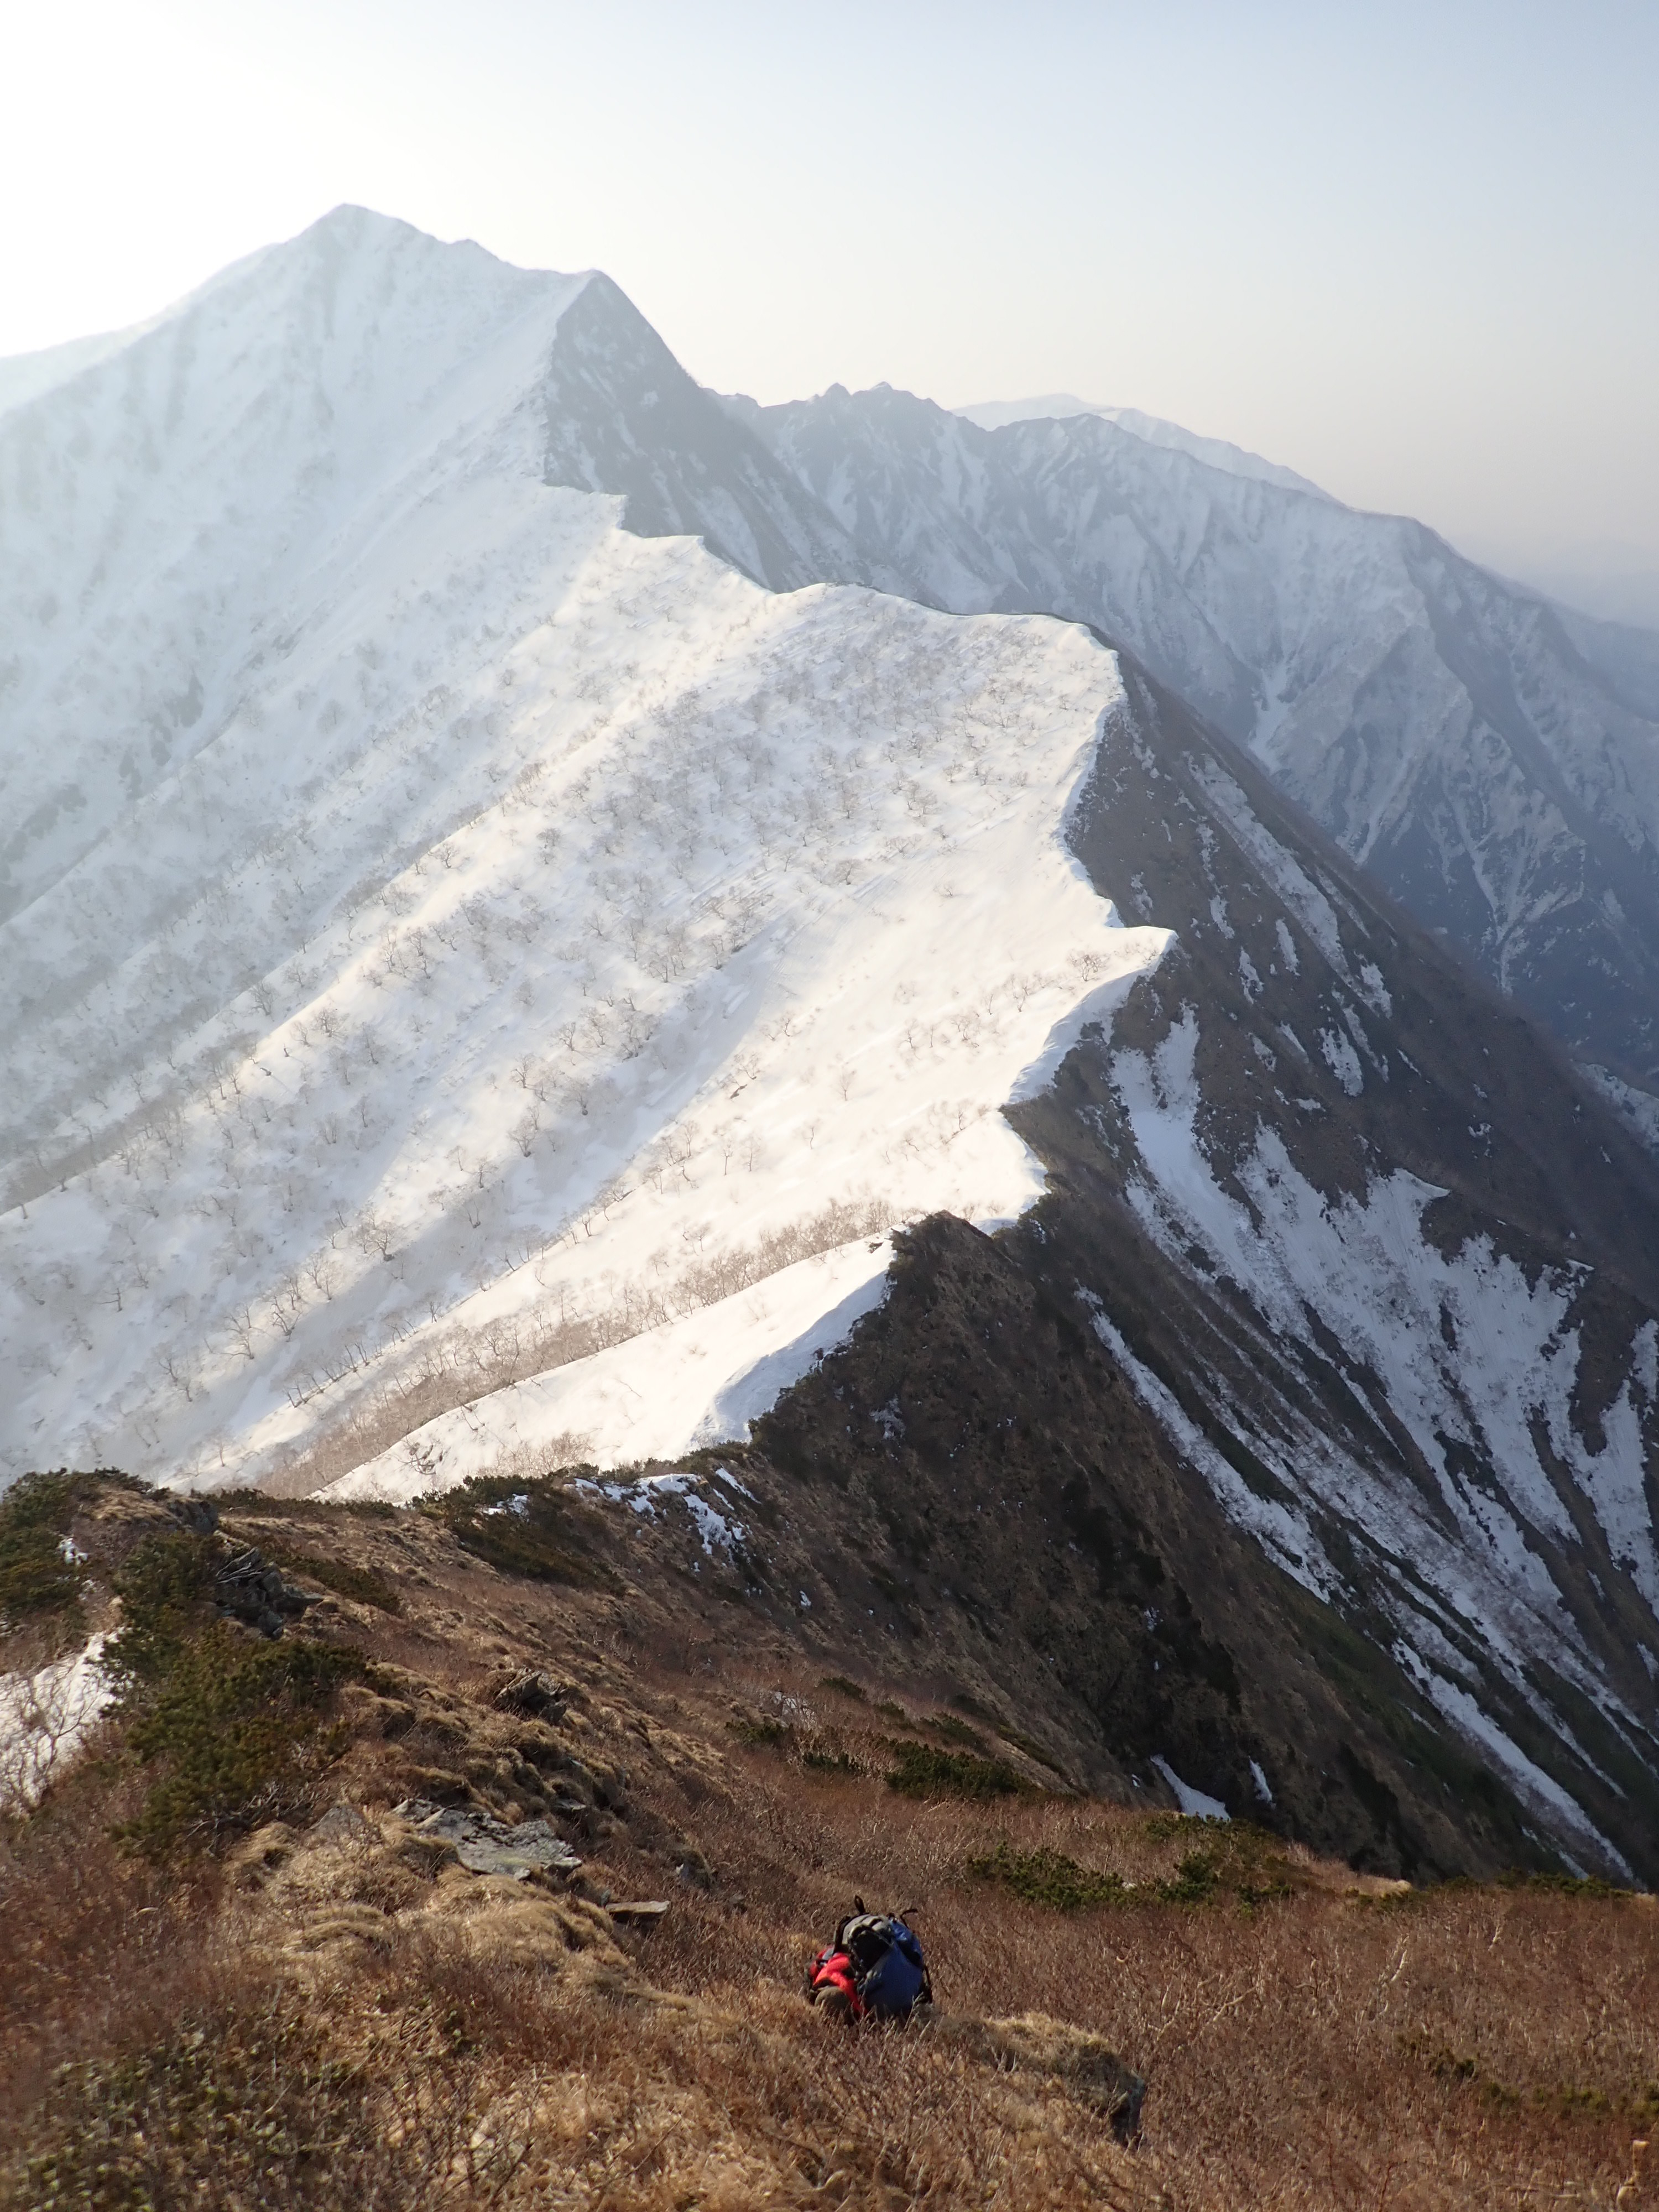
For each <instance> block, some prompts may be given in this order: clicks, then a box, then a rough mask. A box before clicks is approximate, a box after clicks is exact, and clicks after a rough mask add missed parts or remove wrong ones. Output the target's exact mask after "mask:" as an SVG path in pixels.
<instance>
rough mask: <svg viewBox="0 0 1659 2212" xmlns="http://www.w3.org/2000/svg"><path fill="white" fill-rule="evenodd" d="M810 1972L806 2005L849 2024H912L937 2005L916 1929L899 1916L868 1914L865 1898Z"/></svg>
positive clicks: (808, 1974)
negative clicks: (920, 2010)
mask: <svg viewBox="0 0 1659 2212" xmlns="http://www.w3.org/2000/svg"><path fill="white" fill-rule="evenodd" d="M853 1905H854V1911H853V1912H852V1913H851V1914H850V1915H849V1917H848V1918H847V1919H845V1920H843V1921H842V1923H841V1925H840V1927H839V1928H837V1929H836V1936H835V1941H834V1942H832V1943H829V1944H826V1945H825V1947H824V1948H823V1950H822V1951H820V1952H819V1953H818V1954H817V1958H815V1959H814V1960H813V1961H812V1964H811V1966H810V1967H809V1968H808V1970H807V1976H806V2002H808V2004H817V2003H820V2002H823V2003H824V2007H825V2009H826V2010H830V2009H833V2010H836V2011H838V2012H842V2013H844V2014H845V2015H847V2017H848V2019H849V2020H908V2018H909V2017H910V2015H911V2014H912V2013H913V2012H914V2011H915V2008H916V2007H917V2006H918V2005H921V2004H931V2003H932V2002H933V1984H932V1983H931V1981H930V1980H929V1979H928V1975H927V1960H925V1959H924V1958H923V1956H922V1952H921V1944H920V1943H919V1942H917V1940H916V1935H915V1929H913V1928H910V1927H908V1925H907V1924H906V1923H905V1922H904V1920H903V1919H902V1917H900V1916H899V1915H898V1914H896V1913H887V1912H866V1911H865V1909H864V1899H862V1898H861V1897H855V1898H854V1899H853Z"/></svg>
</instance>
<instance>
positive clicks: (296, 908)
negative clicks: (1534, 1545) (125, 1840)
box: [0, 210, 1168, 1498]
mask: <svg viewBox="0 0 1659 2212" xmlns="http://www.w3.org/2000/svg"><path fill="white" fill-rule="evenodd" d="M583 281H584V280H583V279H581V278H580V277H578V278H564V277H556V276H535V275H526V274H525V273H524V272H520V271H517V270H509V269H506V268H504V267H503V266H502V265H501V264H499V263H496V262H494V261H492V260H491V259H490V258H489V257H488V256H486V255H484V254H483V253H482V252H479V251H478V250H477V249H476V248H473V247H469V246H455V247H448V246H438V245H437V244H435V242H434V241H432V240H427V239H424V238H422V237H421V236H420V234H417V233H415V232H413V231H410V230H408V229H406V228H404V227H403V226H401V225H393V224H390V223H387V222H384V221H383V220H381V219H380V218H377V217H370V216H363V215H362V214H361V213H358V212H356V211H352V210H343V211H342V212H341V213H340V214H339V215H337V216H334V217H331V218H330V219H328V221H327V222H324V223H323V224H320V225H319V226H317V227H316V228H315V229H313V231H312V232H309V233H307V234H306V235H305V236H304V237H303V238H301V239H300V240H295V242H294V243H293V244H291V245H289V246H284V247H281V248H275V249H272V250H271V251H270V252H267V253H265V254H263V255H259V256H256V257H254V258H253V259H252V261H250V262H248V263H245V264H240V266H239V267H238V268H237V269H235V270H231V271H229V272H228V274H227V275H226V276H224V277H222V278H221V279H219V280H217V281H216V283H214V284H213V285H211V286H210V287H208V288H207V289H206V290H205V291H204V293H202V294H199V295H197V296H196V297H195V298H194V299H193V300H191V301H186V302H185V303H184V305H183V306H182V307H180V308H179V309H178V310H176V311H174V312H173V313H172V314H170V315H169V316H167V317H164V318H162V319H161V320H160V321H159V323H157V324H156V325H152V326H149V328H147V329H146V330H145V331H143V332H142V333H140V334H139V335H137V337H134V338H133V339H132V340H131V343H127V344H126V345H125V346H122V347H119V348H118V349H116V350H115V351H113V352H112V353H111V354H110V355H108V356H106V357H104V358H102V359H100V360H98V361H96V362H94V363H93V364H92V365H91V366H90V367H89V368H82V369H81V370H80V371H79V372H78V373H70V374H68V375H67V380H65V381H64V382H63V383H61V384H60V385H59V386H58V387H57V388H56V389H53V390H49V391H47V392H45V393H44V394H42V395H40V396H37V397H35V398H32V399H29V400H27V401H26V402H23V403H21V404H18V405H16V406H15V407H14V408H12V410H11V411H10V412H9V413H8V414H6V415H5V416H3V419H0V605H7V606H9V607H12V608H15V609H21V610H22V612H21V617H19V618H18V619H17V620H16V621H15V623H14V624H13V625H12V627H11V629H10V631H9V635H5V636H4V637H3V638H0V799H3V810H4V811H3V817H0V841H3V858H4V873H3V877H0V892H3V907H0V911H3V912H4V913H5V915H6V919H5V920H4V921H3V922H0V1035H3V1036H4V1037H5V1039H6V1081H5V1085H4V1098H3V1106H0V1112H3V1116H4V1126H3V1142H4V1162H5V1169H6V1174H7V1179H8V1182H9V1194H8V1197H7V1200H5V1201H4V1203H5V1206H6V1210H5V1211H4V1212H3V1214H0V1340H3V1342H4V1343H5V1345H6V1346H7V1351H8V1358H9V1368H10V1372H11V1376H12V1387H11V1388H10V1389H9V1390H8V1392H7V1394H6V1397H5V1402H4V1404H3V1407H0V1423H3V1429H0V1454H3V1458H0V1468H3V1471H4V1472H5V1473H7V1474H15V1472H16V1471H18V1470H19V1469H21V1468H24V1467H27V1466H37V1465H59V1464H64V1463H69V1464H82V1465H88V1464H91V1465H95V1464H100V1463H102V1464H110V1463H114V1464H119V1465H122V1466H125V1467H127V1468H131V1470H132V1471H134V1472H135V1473H140V1474H146V1475H149V1476H150V1477H152V1478H154V1479H158V1480H166V1481H170V1482H180V1481H189V1480H210V1481H212V1482H215V1483H222V1482H225V1481H227V1480H253V1479H255V1478H258V1479H260V1480H267V1481H271V1480H274V1481H277V1482H279V1483H281V1484H283V1486H289V1487H293V1488H300V1487H305V1488H313V1487H318V1486H324V1485H326V1484H328V1483H340V1484H342V1485H343V1486H349V1488H350V1489H351V1490H352V1491H354V1492H357V1493H359V1494H362V1493H364V1492H370V1493H373V1494H375V1495H380V1496H385V1497H392V1498H397V1497H407V1496H409V1495H411V1494H414V1493H416V1492H420V1491H422V1490H424V1489H427V1488H428V1487H430V1486H433V1485H434V1484H441V1483H447V1482H450V1481H453V1480H459V1479H460V1478H461V1477H463V1476H465V1474H468V1473H470V1472H471V1471H473V1470H474V1469H475V1468H478V1467H481V1466H483V1465H486V1464H491V1463H494V1462H496V1461H497V1460H499V1459H500V1458H501V1455H503V1454H504V1453H507V1452H512V1451H515V1450H520V1449H525V1450H529V1451H531V1452H532V1453H535V1452H544V1453H546V1454H548V1455H550V1463H555V1462H556V1460H557V1459H560V1458H569V1457H572V1456H574V1455H578V1454H580V1455H582V1456H586V1457H588V1458H591V1459H592V1460H594V1461H596V1462H599V1463H600V1464H603V1465H607V1466H609V1465H615V1464H619V1463H623V1462H629V1461H631V1460H634V1459H637V1458H640V1457H641V1456H645V1455H651V1454H671V1453H676V1452H678V1451H681V1450H684V1449H686V1448H688V1447H689V1446H690V1444H691V1443H693V1442H694V1441H696V1440H708V1441H714V1440H717V1439H718V1438H719V1437H721V1436H738V1435H742V1434H743V1433H744V1427H745V1424H746V1423H747V1421H748V1420H749V1419H751V1418H752V1417H753V1415H754V1414H755V1413H757V1412H758V1411H760V1410H761V1409H762V1407H763V1406H764V1405H765V1404H767V1403H769V1402H770V1401H771V1399H772V1398H773V1397H775V1395H776V1393H777V1390H778V1389H781V1387H782V1386H783V1384H784V1383H786V1382H787V1381H788V1380H790V1379H791V1378H792V1376H793V1375H794V1374H798V1373H799V1372H800V1371H801V1370H802V1369H803V1368H804V1367H805V1364H808V1363H809V1362H810V1360H811V1358H812V1357H813V1356H814V1354H815V1352H817V1351H820V1350H822V1349H823V1348H824V1347H825V1346H826V1345H827V1344H828V1343H829V1342H833V1341H834V1340H836V1336H837V1335H838V1334H845V1331H846V1329H847V1328H849V1327H850V1326H851V1325H852V1322H853V1321H854V1319H855V1318H856V1316H857V1315H858V1313H859V1312H860V1311H862V1310H867V1309H868V1307H869V1306H870V1305H871V1304H873V1303H875V1301H876V1300H877V1298H878V1297H879V1294H880V1285H881V1279H882V1277H883V1274H884V1270H885V1267H886V1264H887V1261H888V1258H889V1256H890V1246H889V1245H888V1243H886V1242H885V1241H884V1237H885V1232H886V1231H888V1230H889V1229H890V1227H892V1226H893V1225H897V1224H901V1223H903V1222H905V1221H908V1220H911V1219H915V1218H919V1217H920V1216H921V1215H923V1214H925V1213H927V1212H931V1211H933V1210H934V1209H936V1208H939V1207H946V1208H949V1209H951V1211H953V1212H957V1213H959V1214H963V1215H965V1216H967V1217H969V1218H972V1219H975V1220H978V1221H981V1222H984V1221H990V1220H995V1219H1000V1218H1006V1217H1009V1216H1012V1215H1013V1214H1014V1213H1016V1212H1018V1211H1019V1210H1020V1209H1021V1208H1022V1207H1024V1206H1026V1205H1028V1204H1029V1203H1030V1201H1031V1200H1032V1199H1033V1197H1034V1196H1035V1195H1036V1193H1037V1191H1038V1190H1039V1188H1040V1187H1041V1177H1040V1171H1039V1170H1038V1169H1037V1168H1036V1164H1035V1162H1034V1160H1033V1159H1032V1158H1031V1157H1030V1154H1029V1153H1028V1152H1026V1150H1025V1148H1024V1146H1023V1145H1022V1144H1021V1143H1020V1142H1019V1141H1018V1139H1016V1137H1015V1136H1014V1135H1013V1133H1012V1130H1011V1129H1010V1127H1008V1125H1007V1123H1006V1121H1005V1120H1004V1119H1003V1118H1002V1116H1001V1115H1000V1111H999V1109H1000V1107H1001V1106H1002V1105H1003V1104H1004V1103H1006V1101H1007V1100H1008V1099H1009V1098H1010V1097H1011V1096H1012V1095H1013V1094H1014V1093H1015V1092H1016V1091H1018V1090H1019V1089H1020V1087H1021V1085H1022V1083H1024V1084H1025V1085H1032V1084H1036V1083H1039V1082H1041V1081H1042V1080H1043V1079H1045V1077H1046V1075H1047V1073H1049V1072H1051V1071H1052V1067H1053V1066H1054V1063H1055V1061H1056V1060H1057V1058H1058V1056H1059V1054H1060V1050H1061V1049H1062V1048H1064V1046H1065V1045H1066V1043H1067V1042H1069V1041H1070V1040H1071V1039H1072V1038H1073V1037H1074V1036H1075V1035H1076V1034H1077V1033H1078V1031H1079V1029H1080V1028H1081V1026H1082V1025H1083V1024H1084V1023H1085V1021H1086V1020H1088V1019H1089V1018H1096V1017H1098V1016H1099V1015H1100V1014H1102V1013H1103V1012H1106V1011H1107V1010H1108V1009H1109V1006H1110V1004H1111V1003H1112V1000H1113V999H1114V997H1115V995H1116V994H1120V993H1121V992H1122V991H1123V990H1125V989H1126V988H1127V986H1128V984H1129V983H1130V982H1131V981H1133V978H1134V977H1135V976H1137V975H1140V974H1142V973H1144V972H1145V971H1146V969H1147V968H1148V967H1149V966H1150V965H1151V964H1152V963H1155V962H1156V961H1157V959H1158V957H1159V955H1160V954H1161V952H1162V951H1163V949H1164V945H1165V944H1166V943H1167V941H1168V933H1166V932H1164V931H1162V930H1156V929H1124V928H1122V927H1119V926H1118V924H1117V921H1116V916H1115V912H1114V910H1113V909H1112V908H1111V907H1110V905H1109V903H1108V902H1104V901H1103V900H1102V899H1101V898H1100V897H1098V896H1097V895H1096V893H1095V892H1094V891H1093V890H1091V887H1090V886H1089V884H1088V883H1087V881H1086V880H1085V878H1084V876H1083V874H1082V872H1081V871H1080V870H1079V867H1078V866H1077V864H1076V863H1075V862H1074V861H1073V859H1072V857H1071V855H1070V854H1069V852H1068V850H1067V848H1066V843H1065V841H1064V837H1063V834H1062V833H1063V823H1064V817H1065V814H1066V807H1067V805H1068V804H1069V802H1070V800H1071V799H1072V797H1073V794H1074V793H1075V792H1076V790H1077V789H1078V787H1079V782H1080V781H1081V779H1082V778H1083V777H1084V775H1085V773H1086V771H1087V769H1088V767H1089V764H1090V762H1091V757H1092V752H1093V748H1094V745H1095V743H1096V740H1097V734H1098V732H1099V730H1100V727H1101V725H1102V720H1103V716H1104V715H1106V714H1108V712H1109V710H1110V709H1111V708H1112V707H1113V706H1114V703H1115V701H1116V700H1117V699H1118V698H1119V696H1121V690H1120V684H1119V679H1118V676H1117V671H1116V664H1115V659H1114V658H1113V657H1112V656H1111V655H1110V654H1109V653H1106V652H1105V651H1103V650H1102V649H1101V648H1100V647H1098V646H1097V645H1096V644H1095V642H1094V641H1092V640H1091V638H1090V637H1089V636H1088V635H1086V634H1085V633H1084V632H1082V631H1079V630H1078V629H1071V628H1068V627H1066V625H1063V624H1060V623H1054V622H1051V621H1047V620H1041V619H1035V618H1030V619H1028V618H1008V617H981V618H975V619H973V620H967V621H964V620H961V619H957V618H953V617H945V616H940V615H937V614H934V613H932V612H930V611H927V610H924V609H922V608H920V607H917V606H915V605H909V604H908V603H906V602H903V601H899V600H894V599H884V598H882V597H880V596H878V595H877V594H875V593H872V592H862V591H854V590H844V589H831V588H824V587H816V588H813V589H811V590H808V591H804V592H798V593H794V594H790V595H786V596H781V597H779V596H773V595H771V594H769V593H768V592H764V591H763V590H761V589H760V588H758V587H757V586H755V585H753V584H750V582H748V581H747V580H744V578H742V577H740V576H738V575H737V574H734V573H733V572H732V570H730V569H729V568H726V567H724V566H723V565H721V564H720V562H717V561H715V560H714V558H712V557H711V556H709V555H708V554H707V553H706V552H705V551H704V550H703V549H702V545H701V544H700V543H698V542H697V541H696V540H694V539H689V538H658V539H641V538H635V537H631V536H629V534H627V533H626V532H624V531H623V530H622V529H621V528H620V526H619V517H618V506H619V502H618V501H615V500H613V499H609V498H604V497H599V496H592V495H585V494H581V493H578V492H574V491H570V490H568V489H555V488H551V487H550V486H548V485H547V484H546V483H544V482H543V480H542V471H541V452H542V441H543V437H544V406H543V399H542V393H541V373H542V370H543V367H544V362H545V360H546V356H547V349H548V347H549V344H550V340H551V337H552V334H553V332H554V331H555V329H556V325H557V321H558V318H559V316H560V315H561V313H562V312H563V310H564V308H565V307H567V306H568V303H569V301H571V300H572V299H573V298H574V297H575V296H576V295H577V294H578V292H579V290H580V286H581V284H582V283H583Z"/></svg>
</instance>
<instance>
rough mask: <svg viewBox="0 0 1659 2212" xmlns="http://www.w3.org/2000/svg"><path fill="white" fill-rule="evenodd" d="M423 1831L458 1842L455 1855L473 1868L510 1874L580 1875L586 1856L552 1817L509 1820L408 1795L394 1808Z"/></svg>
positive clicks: (440, 1839) (419, 1832)
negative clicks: (572, 1845) (553, 1823)
mask: <svg viewBox="0 0 1659 2212" xmlns="http://www.w3.org/2000/svg"><path fill="white" fill-rule="evenodd" d="M393 1811H394V1814H396V1816H397V1817H398V1819H400V1820H407V1821H408V1822H409V1824H410V1826H411V1827H412V1828H413V1829H414V1831H415V1832H416V1835H417V1836H420V1837H422V1838H429V1839H431V1840H432V1841H434V1842H435V1843H441V1844H453V1847H454V1852H455V1857H456V1859H457V1861H458V1862H459V1864H461V1865H462V1866H464V1867H465V1868H467V1869H469V1870H470V1871H471V1873H473V1874H495V1875H507V1876H508V1877H510V1879H511V1880H513V1881H525V1880H526V1877H527V1876H529V1875H532V1874H553V1875H574V1874H576V1873H578V1872H580V1868H581V1861H580V1859H579V1858H578V1857H577V1856H576V1854H575V1852H574V1851H573V1850H571V1848H570V1846H569V1844H567V1843H566V1842H565V1841H564V1839H563V1838H562V1836H560V1835H559V1834H558V1833H557V1832H556V1830H555V1829H554V1828H553V1827H551V1826H550V1825H549V1823H548V1822H547V1821H545V1820H519V1821H515V1822H511V1823H509V1822H507V1821H505V1820H496V1819H495V1818H494V1817H493V1815H491V1814H488V1813H478V1812H471V1811H467V1810H465V1809H464V1808H460V1807H459V1806H453V1805H445V1806H438V1805H433V1804H430V1803H428V1802H427V1801H426V1800H425V1799H424V1798H420V1797H413V1798H407V1799H405V1800H404V1802H403V1803H402V1804H401V1805H398V1806H395V1807H394V1808H393Z"/></svg>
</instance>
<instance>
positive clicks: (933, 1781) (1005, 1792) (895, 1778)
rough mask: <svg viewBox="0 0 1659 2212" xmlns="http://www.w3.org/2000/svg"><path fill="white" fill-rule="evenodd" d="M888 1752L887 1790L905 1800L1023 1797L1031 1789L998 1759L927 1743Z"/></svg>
mask: <svg viewBox="0 0 1659 2212" xmlns="http://www.w3.org/2000/svg"><path fill="white" fill-rule="evenodd" d="M892 1752H893V1760H894V1764H893V1765H892V1766H891V1768H890V1770H889V1771H888V1776H887V1786H888V1788H889V1789H890V1790H898V1791H899V1792H900V1793H901V1795H902V1796H906V1797H1023V1796H1025V1795H1026V1794H1027V1793H1028V1792H1029V1791H1030V1787H1031V1785H1030V1783H1029V1782H1026V1781H1024V1780H1023V1779H1022V1778H1021V1777H1020V1776H1018V1774H1016V1773H1015V1771H1014V1770H1013V1768H1012V1766H1007V1765H1004V1763H1003V1762H1002V1760H1001V1759H978V1758H975V1756H974V1754H973V1753H971V1752H965V1751H939V1750H938V1749H936V1747H934V1746H933V1744H931V1743H896V1744H894V1745H893V1747H892Z"/></svg>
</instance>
